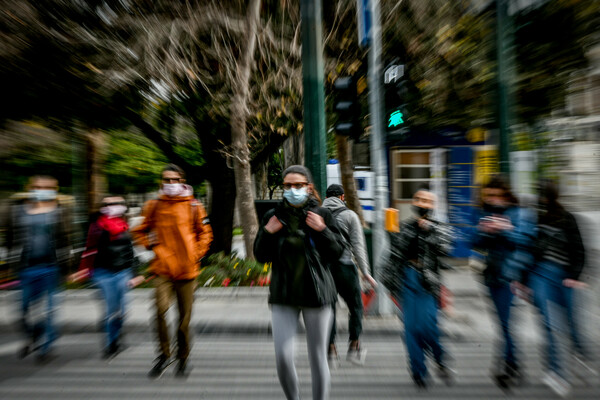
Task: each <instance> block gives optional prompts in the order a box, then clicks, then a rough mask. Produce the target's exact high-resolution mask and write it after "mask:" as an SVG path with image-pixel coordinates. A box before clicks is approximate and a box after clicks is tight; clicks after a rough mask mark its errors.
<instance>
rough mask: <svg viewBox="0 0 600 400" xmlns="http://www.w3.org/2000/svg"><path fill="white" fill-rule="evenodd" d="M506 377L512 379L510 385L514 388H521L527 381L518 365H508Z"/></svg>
mask: <svg viewBox="0 0 600 400" xmlns="http://www.w3.org/2000/svg"><path fill="white" fill-rule="evenodd" d="M506 375H507V376H508V378H509V379H510V384H511V385H514V386H520V385H521V384H522V383H523V381H524V380H525V378H524V376H523V374H522V373H521V369H520V368H519V366H518V365H517V364H509V363H507V364H506Z"/></svg>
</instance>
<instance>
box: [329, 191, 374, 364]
mask: <svg viewBox="0 0 600 400" xmlns="http://www.w3.org/2000/svg"><path fill="white" fill-rule="evenodd" d="M325 195H326V198H325V201H324V202H323V207H325V208H327V209H329V210H330V211H331V215H333V217H334V218H335V221H336V224H337V226H338V230H339V232H340V234H341V236H342V242H343V244H344V246H343V247H344V252H343V253H342V256H341V257H340V259H339V261H338V262H337V263H334V264H332V265H331V275H332V276H333V280H334V282H335V287H336V289H337V292H338V294H339V295H340V296H342V299H344V302H345V303H346V305H347V306H348V311H349V314H350V318H349V319H348V332H349V336H350V337H349V346H348V353H347V357H346V359H347V360H348V361H350V362H351V363H353V364H356V365H363V364H364V362H365V357H366V354H367V350H366V349H365V348H364V347H363V346H361V344H360V340H359V339H360V334H361V332H362V317H363V304H362V297H361V286H360V281H359V276H358V270H357V265H358V267H359V268H360V270H361V272H362V276H363V278H364V279H365V280H366V281H367V283H368V285H370V286H371V287H376V286H377V282H376V281H375V279H373V277H372V276H371V273H370V268H369V259H368V254H367V246H366V242H365V235H364V232H363V229H362V225H361V223H360V219H359V218H358V215H357V214H356V213H355V212H354V211H352V210H350V209H349V208H348V207H346V204H345V203H344V200H345V194H344V188H343V187H342V185H338V184H332V185H329V187H328V188H327V191H326V193H325ZM335 316H336V306H335V304H334V306H333V324H332V327H331V335H330V337H329V354H328V361H329V366H330V367H331V368H336V367H337V365H338V363H339V356H338V352H337V348H336V346H335V336H336V321H335Z"/></svg>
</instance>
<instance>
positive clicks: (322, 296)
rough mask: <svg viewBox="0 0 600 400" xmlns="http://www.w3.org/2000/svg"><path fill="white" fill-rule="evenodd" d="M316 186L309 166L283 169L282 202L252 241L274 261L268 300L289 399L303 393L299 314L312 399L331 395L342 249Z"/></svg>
mask: <svg viewBox="0 0 600 400" xmlns="http://www.w3.org/2000/svg"><path fill="white" fill-rule="evenodd" d="M320 202H321V200H320V199H319V194H318V193H317V191H316V189H315V188H314V185H313V181H312V175H311V173H310V171H309V170H308V169H307V168H306V167H304V166H302V165H292V166H290V167H288V168H287V169H286V170H285V171H283V201H282V202H281V203H280V204H279V205H278V206H277V207H276V208H274V209H272V210H269V211H268V212H267V213H266V214H265V216H264V218H263V221H262V223H261V227H260V228H259V231H258V233H257V236H256V240H255V242H254V255H255V256H256V260H257V261H259V262H263V263H272V276H271V285H270V287H269V304H270V305H271V312H272V329H273V341H274V343H275V361H276V364H277V375H278V376H279V382H280V383H281V387H282V388H283V391H284V393H285V396H286V398H287V399H288V400H297V399H299V398H300V397H299V396H300V387H299V384H298V375H297V374H296V366H295V363H294V337H295V336H296V334H297V332H298V322H299V317H300V314H302V318H303V319H304V325H305V327H306V343H307V348H308V356H309V361H310V368H311V376H312V395H313V399H314V400H324V399H327V398H328V397H329V388H330V384H331V383H330V381H331V376H330V371H329V367H328V365H327V343H328V339H329V333H330V330H331V320H332V313H333V311H332V309H331V305H332V304H333V303H334V302H335V298H336V296H337V292H336V290H335V284H334V282H333V278H332V277H331V272H330V271H329V266H330V265H331V264H332V263H335V262H337V261H338V259H339V257H340V255H341V254H342V247H341V245H340V243H339V242H340V240H341V239H340V237H339V234H338V233H337V231H336V227H335V221H334V219H333V217H332V216H331V213H330V212H329V210H328V209H326V208H324V207H320Z"/></svg>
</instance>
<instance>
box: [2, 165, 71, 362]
mask: <svg viewBox="0 0 600 400" xmlns="http://www.w3.org/2000/svg"><path fill="white" fill-rule="evenodd" d="M27 190H28V192H29V199H28V200H27V201H25V202H24V203H23V204H18V205H14V206H13V207H12V209H11V212H10V216H9V221H8V225H7V238H6V240H7V249H8V252H9V254H10V255H12V257H11V258H12V259H13V260H16V259H18V261H15V264H16V270H17V271H18V275H19V279H20V281H21V287H22V302H21V318H20V323H21V328H22V329H23V332H24V333H25V336H26V344H25V345H24V347H23V348H22V349H21V350H20V351H19V357H21V358H24V357H26V356H28V355H29V354H31V353H33V352H36V351H37V355H38V361H45V360H47V359H48V356H49V353H50V351H51V350H52V345H53V343H54V341H55V340H56V328H55V325H54V319H55V313H56V301H55V293H56V290H57V288H58V283H59V279H60V275H61V273H62V272H66V269H67V266H68V261H69V255H70V248H69V246H70V243H69V225H68V223H67V214H66V211H65V209H64V208H63V207H62V206H61V205H60V204H59V203H58V200H57V193H58V181H57V180H56V179H55V178H53V177H51V176H45V175H36V176H33V177H31V178H30V179H29V183H28V185H27ZM42 309H43V311H42ZM36 310H37V312H36ZM36 314H37V315H36Z"/></svg>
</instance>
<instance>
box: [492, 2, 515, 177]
mask: <svg viewBox="0 0 600 400" xmlns="http://www.w3.org/2000/svg"><path fill="white" fill-rule="evenodd" d="M496 48H497V53H496V59H497V65H498V134H499V153H500V154H499V156H500V157H499V158H500V172H502V173H504V174H506V177H507V179H509V178H510V162H509V146H510V126H511V124H512V113H511V110H510V107H511V95H512V92H511V89H512V87H511V84H512V81H511V72H512V71H511V68H512V61H513V58H512V31H511V26H510V17H509V16H508V0H496Z"/></svg>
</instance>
